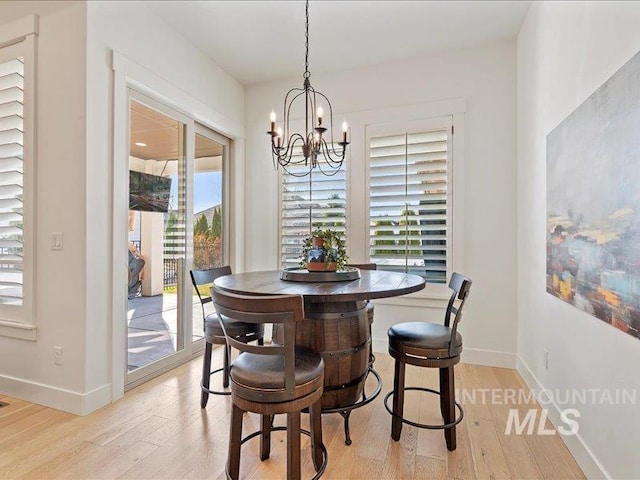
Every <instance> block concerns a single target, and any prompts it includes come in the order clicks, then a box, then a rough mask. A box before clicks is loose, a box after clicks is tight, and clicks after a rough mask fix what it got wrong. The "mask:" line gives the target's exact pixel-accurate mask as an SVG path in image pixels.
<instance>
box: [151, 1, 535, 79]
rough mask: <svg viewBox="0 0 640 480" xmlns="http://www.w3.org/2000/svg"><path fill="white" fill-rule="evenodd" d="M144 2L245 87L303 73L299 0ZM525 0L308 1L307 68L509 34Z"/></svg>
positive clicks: (345, 65) (334, 67)
mask: <svg viewBox="0 0 640 480" xmlns="http://www.w3.org/2000/svg"><path fill="white" fill-rule="evenodd" d="M144 3H145V4H146V5H147V6H148V7H149V8H150V9H151V10H152V11H153V12H155V13H156V14H157V15H158V16H160V17H161V18H162V19H163V20H164V21H165V22H166V23H167V24H169V25H170V26H171V27H172V28H173V29H175V30H177V31H178V32H179V33H181V34H182V35H183V36H184V37H185V38H186V39H187V40H189V41H190V42H191V43H192V44H194V45H196V46H197V47H198V48H199V49H200V50H201V51H202V52H204V53H205V54H206V55H207V56H208V57H209V58H211V59H212V60H213V61H214V62H215V63H217V64H218V65H219V66H220V67H222V68H223V69H224V70H225V71H226V72H228V73H230V74H231V75H232V76H233V77H234V78H236V79H237V80H239V81H240V82H242V83H243V84H245V85H247V84H253V83H259V82H264V81H269V80H275V79H280V78H286V77H291V76H296V75H300V76H302V73H303V71H304V2H303V1H302V0H299V1H290V0H289V1H198V2H193V1H191V2H188V1H147V2H144ZM530 4H531V2H530V1H401V0H387V1H334V0H315V1H311V2H310V5H309V17H310V21H309V36H310V51H309V56H310V70H311V72H312V73H321V72H323V73H324V72H331V71H339V70H345V69H350V68H353V67H361V66H365V65H372V64H376V63H381V62H386V61H390V60H397V59H402V58H410V57H415V56H417V55H425V54H436V53H441V52H445V51H448V50H455V49H460V48H468V47H472V46H476V45H480V44H486V43H490V42H495V41H498V40H502V39H506V38H510V37H514V36H515V35H516V34H517V33H518V31H519V30H520V26H521V25H522V22H523V20H524V17H525V16H526V13H527V11H528V9H529V6H530Z"/></svg>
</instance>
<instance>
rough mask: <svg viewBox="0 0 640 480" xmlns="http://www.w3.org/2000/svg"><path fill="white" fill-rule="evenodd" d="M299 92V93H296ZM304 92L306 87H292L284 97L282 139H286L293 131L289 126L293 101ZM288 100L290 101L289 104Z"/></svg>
mask: <svg viewBox="0 0 640 480" xmlns="http://www.w3.org/2000/svg"><path fill="white" fill-rule="evenodd" d="M296 92H297V93H296ZM292 93H293V94H294V96H293V97H292V98H291V99H289V95H291V94H292ZM303 93H304V88H292V89H291V90H289V91H288V92H287V94H286V95H285V97H284V113H283V116H284V121H283V125H284V132H283V133H282V140H283V141H284V139H285V138H288V137H289V132H290V131H291V130H290V128H289V121H290V119H291V106H292V105H293V103H294V102H295V101H296V99H297V98H298V97H299V96H300V95H302V94H303ZM287 101H288V102H289V103H288V105H287Z"/></svg>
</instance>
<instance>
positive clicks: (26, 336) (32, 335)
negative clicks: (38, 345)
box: [0, 320, 36, 342]
mask: <svg viewBox="0 0 640 480" xmlns="http://www.w3.org/2000/svg"><path fill="white" fill-rule="evenodd" d="M0 337H9V338H18V339H20V340H30V341H32V342H35V340H36V326H35V325H29V324H27V323H18V322H9V321H6V320H0Z"/></svg>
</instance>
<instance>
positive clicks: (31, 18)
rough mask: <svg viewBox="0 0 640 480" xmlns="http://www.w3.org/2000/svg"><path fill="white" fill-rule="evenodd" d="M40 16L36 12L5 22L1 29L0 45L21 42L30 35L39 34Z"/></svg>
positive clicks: (4, 45)
mask: <svg viewBox="0 0 640 480" xmlns="http://www.w3.org/2000/svg"><path fill="white" fill-rule="evenodd" d="M38 29H39V18H38V15H36V14H35V13H31V14H29V15H25V16H24V17H20V18H17V19H15V20H13V21H11V22H9V23H3V24H2V29H0V47H6V46H7V45H11V44H12V43H17V42H21V41H22V40H24V39H25V37H27V36H28V35H38Z"/></svg>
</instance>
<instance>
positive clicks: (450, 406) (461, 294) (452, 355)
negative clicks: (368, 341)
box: [384, 273, 471, 451]
mask: <svg viewBox="0 0 640 480" xmlns="http://www.w3.org/2000/svg"><path fill="white" fill-rule="evenodd" d="M449 288H450V289H451V290H453V293H452V294H451V298H450V299H449V304H448V306H447V311H446V313H445V317H444V325H439V324H435V323H426V322H407V323H399V324H396V325H393V326H392V327H391V328H390V329H389V331H388V332H387V334H388V336H389V354H390V355H391V356H392V357H393V358H395V373H394V378H393V391H392V392H389V393H388V394H387V396H386V397H385V398H384V406H385V408H386V409H387V411H388V412H389V413H390V414H391V415H392V419H391V438H393V439H394V440H395V441H398V440H400V433H401V432H402V424H403V423H406V424H408V425H412V426H414V427H417V428H428V429H444V436H445V440H446V442H447V449H448V450H449V451H453V450H455V449H456V425H457V424H458V423H460V422H461V421H462V418H463V417H464V411H463V410H462V406H461V405H460V404H459V403H458V402H456V400H455V384H454V374H453V367H454V365H455V364H457V363H459V362H460V354H461V353H462V336H461V335H460V334H459V333H458V331H457V330H458V323H459V322H460V321H461V320H462V307H463V306H464V303H465V301H466V300H467V297H468V296H469V291H470V289H471V280H469V279H468V278H467V277H465V276H463V275H461V274H459V273H454V274H453V275H452V276H451V281H450V282H449ZM456 304H457V306H456ZM452 316H454V320H453V326H451V327H450V325H451V317H452ZM407 363H408V364H410V365H417V366H420V367H431V368H438V369H440V391H439V392H438V391H437V390H432V389H430V388H422V387H405V386H404V377H405V366H406V364H407ZM407 390H420V391H424V392H430V393H435V394H438V395H440V411H441V413H442V418H443V419H444V424H442V425H425V424H420V423H416V422H413V421H411V420H407V419H405V418H403V416H402V414H403V410H404V392H405V391H407ZM392 395H393V410H392V409H390V408H389V405H388V400H389V397H390V396H392ZM456 408H457V409H458V411H459V416H458V417H457V418H456V415H455V413H456V412H455V409H456Z"/></svg>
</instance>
